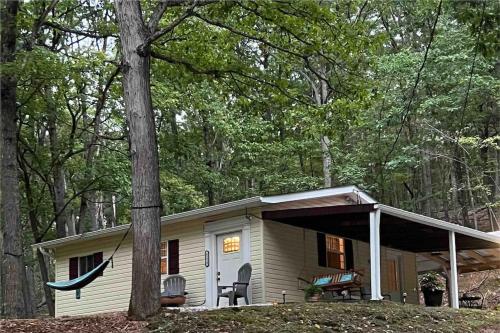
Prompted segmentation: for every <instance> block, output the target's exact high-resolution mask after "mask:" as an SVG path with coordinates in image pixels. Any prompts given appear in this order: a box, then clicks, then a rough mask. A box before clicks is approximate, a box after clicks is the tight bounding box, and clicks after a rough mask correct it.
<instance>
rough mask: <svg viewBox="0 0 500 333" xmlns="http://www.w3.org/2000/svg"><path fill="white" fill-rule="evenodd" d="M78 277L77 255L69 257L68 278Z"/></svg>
mask: <svg viewBox="0 0 500 333" xmlns="http://www.w3.org/2000/svg"><path fill="white" fill-rule="evenodd" d="M77 277H78V257H73V258H69V279H70V280H72V279H76V278H77Z"/></svg>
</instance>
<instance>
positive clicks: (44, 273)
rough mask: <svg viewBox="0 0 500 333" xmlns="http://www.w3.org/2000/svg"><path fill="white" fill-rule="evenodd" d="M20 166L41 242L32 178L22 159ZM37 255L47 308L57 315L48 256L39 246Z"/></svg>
mask: <svg viewBox="0 0 500 333" xmlns="http://www.w3.org/2000/svg"><path fill="white" fill-rule="evenodd" d="M20 167H21V170H22V174H23V179H24V191H25V193H26V203H27V205H28V219H29V222H30V227H31V232H32V234H33V238H34V239H35V243H40V242H41V241H42V238H41V237H40V231H39V225H40V222H39V221H38V217H37V214H36V212H35V201H34V199H33V191H32V188H31V179H30V175H29V173H28V170H27V168H26V166H25V165H24V163H23V160H22V159H21V162H20ZM36 256H37V260H38V266H39V268H40V275H41V277H42V283H43V292H44V294H45V302H46V304H47V309H48V312H49V315H50V316H54V315H55V305H54V297H53V295H52V290H51V289H50V288H49V286H47V284H46V283H47V282H49V273H48V265H47V263H46V258H45V256H44V255H43V253H42V252H41V251H40V249H39V248H38V249H37V251H36Z"/></svg>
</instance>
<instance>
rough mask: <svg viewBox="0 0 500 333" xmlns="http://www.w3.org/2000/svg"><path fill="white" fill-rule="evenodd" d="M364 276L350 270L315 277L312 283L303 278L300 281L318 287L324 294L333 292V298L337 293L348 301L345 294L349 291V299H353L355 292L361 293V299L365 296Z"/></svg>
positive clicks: (357, 271)
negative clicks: (363, 287)
mask: <svg viewBox="0 0 500 333" xmlns="http://www.w3.org/2000/svg"><path fill="white" fill-rule="evenodd" d="M362 276H363V273H362V272H360V271H359V270H349V271H346V272H338V273H330V274H321V275H315V276H313V278H312V280H311V281H308V280H305V279H302V278H298V279H299V280H301V281H304V282H306V283H308V284H314V285H317V286H318V287H320V288H321V289H322V290H323V292H331V293H332V296H334V293H336V294H337V295H338V296H342V298H343V299H346V295H345V293H343V292H344V291H347V293H348V295H349V299H352V298H351V296H352V293H353V292H357V293H359V295H360V298H362V296H363V293H362V288H361V283H362Z"/></svg>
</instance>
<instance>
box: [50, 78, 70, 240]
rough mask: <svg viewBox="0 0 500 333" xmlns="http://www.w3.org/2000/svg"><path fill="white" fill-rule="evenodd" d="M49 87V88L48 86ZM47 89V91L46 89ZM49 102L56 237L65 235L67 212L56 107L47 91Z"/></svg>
mask: <svg viewBox="0 0 500 333" xmlns="http://www.w3.org/2000/svg"><path fill="white" fill-rule="evenodd" d="M48 89H49V88H48ZM48 89H47V91H48ZM47 96H48V97H47V98H48V103H49V117H48V132H49V140H50V155H51V158H52V185H53V189H54V190H53V195H54V198H53V206H54V214H55V217H56V235H57V238H62V237H66V224H67V222H68V214H67V212H66V209H65V197H66V179H65V176H64V168H63V166H62V164H61V162H60V161H59V153H60V149H59V139H58V137H57V124H56V109H55V106H54V104H53V103H52V96H50V92H48V93H47Z"/></svg>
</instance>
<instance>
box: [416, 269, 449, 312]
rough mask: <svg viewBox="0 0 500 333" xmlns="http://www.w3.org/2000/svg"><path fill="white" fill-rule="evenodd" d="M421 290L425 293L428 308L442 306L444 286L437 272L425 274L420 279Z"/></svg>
mask: <svg viewBox="0 0 500 333" xmlns="http://www.w3.org/2000/svg"><path fill="white" fill-rule="evenodd" d="M420 290H422V292H423V293H424V301H425V305H426V306H441V305H442V303H443V293H444V285H443V282H442V280H441V277H440V276H439V274H438V273H436V272H429V273H425V274H423V275H422V276H421V277H420Z"/></svg>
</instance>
